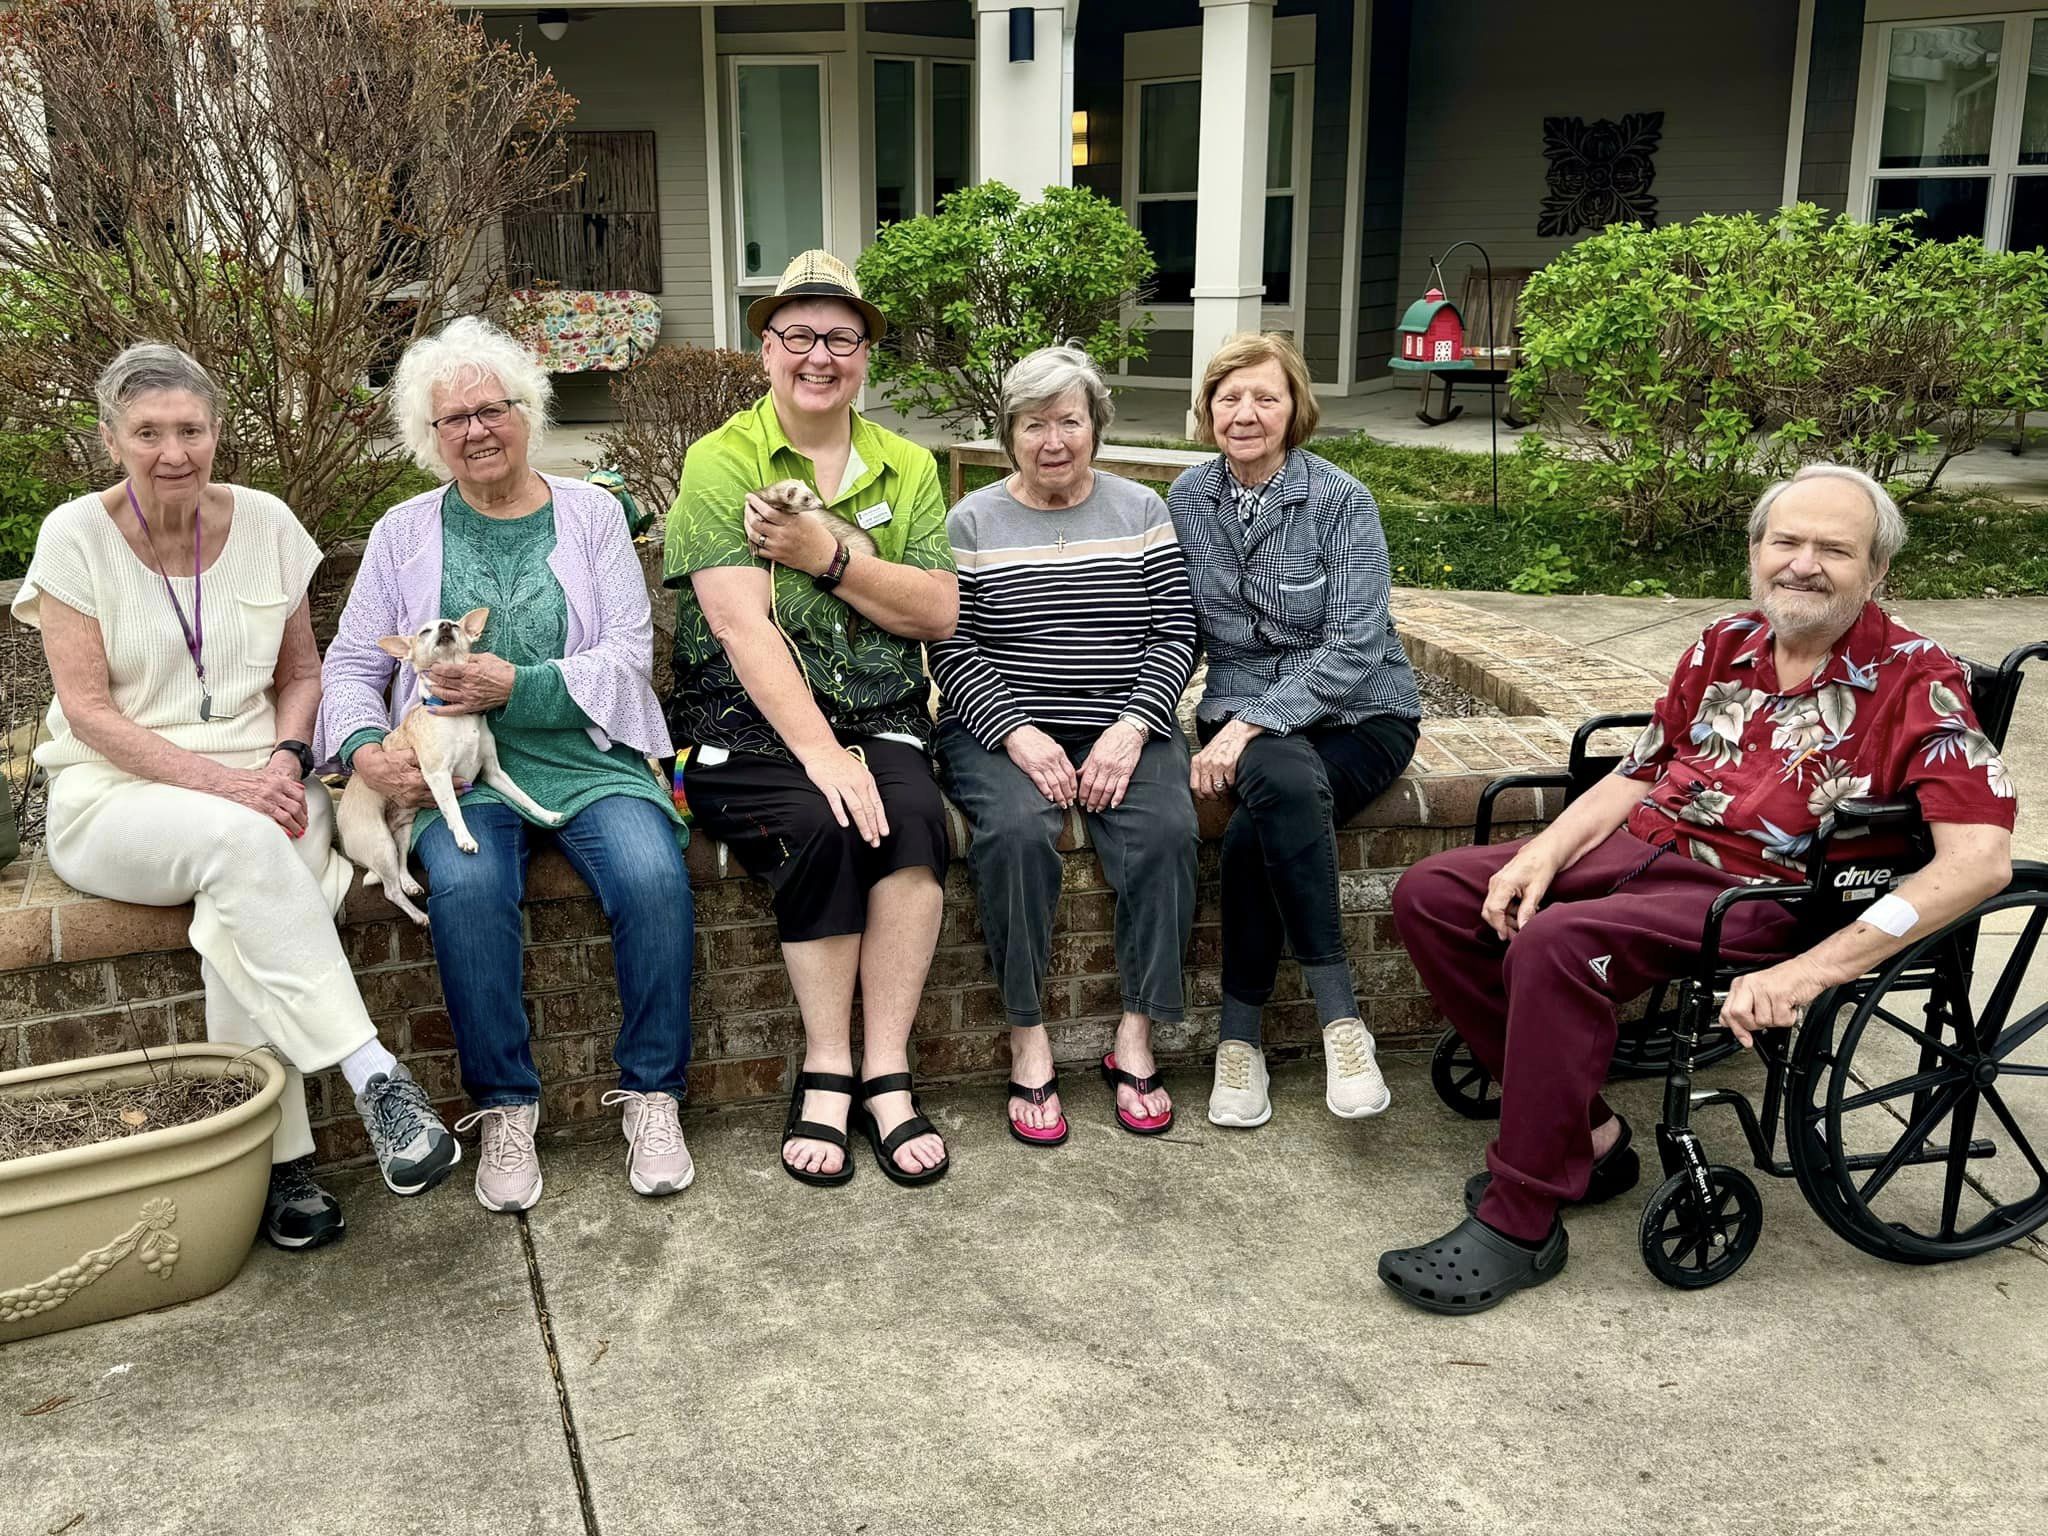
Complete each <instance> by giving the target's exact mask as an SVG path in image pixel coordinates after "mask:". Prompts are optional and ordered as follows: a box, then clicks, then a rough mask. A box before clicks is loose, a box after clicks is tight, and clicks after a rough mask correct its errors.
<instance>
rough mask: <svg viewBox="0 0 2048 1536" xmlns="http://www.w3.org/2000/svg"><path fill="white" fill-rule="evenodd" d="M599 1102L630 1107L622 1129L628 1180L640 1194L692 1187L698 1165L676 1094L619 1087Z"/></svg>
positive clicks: (620, 1119) (669, 1193)
mask: <svg viewBox="0 0 2048 1536" xmlns="http://www.w3.org/2000/svg"><path fill="white" fill-rule="evenodd" d="M599 1102H600V1103H604V1104H624V1105H625V1106H626V1108H625V1110H624V1111H623V1113H622V1114H621V1115H620V1118H619V1129H620V1130H621V1131H623V1132H624V1133H625V1136H626V1181H627V1182H628V1183H630V1184H631V1185H632V1186H633V1190H634V1192H635V1193H636V1194H642V1195H674V1194H680V1193H681V1192H682V1191H683V1190H686V1189H688V1188H689V1187H690V1181H691V1180H692V1179H694V1178H696V1177H697V1165H696V1164H695V1163H693V1162H691V1161H690V1149H689V1148H688V1147H686V1146H684V1145H683V1127H682V1124H681V1122H680V1121H678V1120H677V1119H676V1101H675V1096H674V1095H673V1094H667V1093H635V1092H633V1090H632V1089H630V1088H615V1089H613V1090H612V1091H611V1092H610V1093H608V1094H606V1095H605V1096H604V1098H603V1099H601V1100H600V1101H599Z"/></svg>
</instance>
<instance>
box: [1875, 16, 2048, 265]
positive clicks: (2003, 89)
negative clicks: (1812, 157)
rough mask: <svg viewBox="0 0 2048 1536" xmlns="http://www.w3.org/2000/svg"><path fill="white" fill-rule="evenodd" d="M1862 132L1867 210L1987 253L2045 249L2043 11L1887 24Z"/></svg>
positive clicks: (2046, 31)
mask: <svg viewBox="0 0 2048 1536" xmlns="http://www.w3.org/2000/svg"><path fill="white" fill-rule="evenodd" d="M1877 43H1878V52H1879V61H1880V65H1881V67H1882V69H1883V71H1884V75H1883V85H1882V89H1881V90H1880V91H1879V92H1878V93H1877V99H1876V100H1875V101H1874V102H1873V103H1872V104H1871V111H1872V112H1874V113H1875V121H1874V122H1871V123H1869V124H1867V125H1866V132H1867V133H1868V134H1869V135H1870V139H1871V141H1872V142H1873V144H1874V147H1873V150H1872V153H1871V156H1870V162H1869V163H1870V167H1871V169H1870V192H1869V199H1868V210H1869V213H1870V216H1871V217H1872V218H1874V219H1878V218H1889V217H1892V216H1895V215H1906V214H1913V213H1915V212H1916V211H1917V212H1918V213H1919V215H1920V227H1921V229H1922V231H1923V232H1924V233H1925V234H1927V235H1928V236H1930V237H1932V238H1935V239H1941V240H1953V239H1958V238H1960V237H1963V236H1966V235H1967V236H1975V237H1977V238H1979V239H1981V240H1983V241H1984V242H1985V243H1986V244H1987V245H1989V246H1991V247H1992V248H1993V249H1994V250H2032V249H2035V248H2036V247H2040V246H2044V245H2048V12H2040V11H2035V12H2030V13H2026V14H2008V15H2000V16H1984V17H1973V18H1965V19H1956V20H1941V21H1923V22H1894V23H1891V24H1889V25H1886V26H1884V27H1881V28H1880V29H1879V33H1878V39H1877Z"/></svg>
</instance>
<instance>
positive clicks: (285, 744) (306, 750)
mask: <svg viewBox="0 0 2048 1536" xmlns="http://www.w3.org/2000/svg"><path fill="white" fill-rule="evenodd" d="M280 752H289V753H291V755H292V756H293V757H296V758H297V759H298V760H299V777H300V778H301V779H310V778H311V777H312V776H313V749H312V748H311V747H309V746H307V745H306V743H304V742H303V741H280V742H279V743H278V744H277V745H276V746H274V747H272V748H271V749H270V755H271V756H272V757H275V756H277V754H278V753H280Z"/></svg>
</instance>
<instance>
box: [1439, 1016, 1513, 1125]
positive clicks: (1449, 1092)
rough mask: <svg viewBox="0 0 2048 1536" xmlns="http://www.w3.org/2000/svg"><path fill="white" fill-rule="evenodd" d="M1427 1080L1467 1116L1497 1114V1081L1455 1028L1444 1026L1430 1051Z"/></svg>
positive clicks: (1476, 1117)
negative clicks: (1480, 1062)
mask: <svg viewBox="0 0 2048 1536" xmlns="http://www.w3.org/2000/svg"><path fill="white" fill-rule="evenodd" d="M1429 1083H1430V1086H1431V1087H1432V1088H1434V1089H1436V1096H1437V1097H1438V1098H1440V1099H1442V1100H1443V1101H1444V1103H1445V1104H1447V1105H1449V1106H1450V1107H1451V1108H1452V1109H1454V1110H1456V1111H1457V1112H1458V1113H1459V1114H1461V1115H1463V1116H1464V1117H1465V1118H1466V1119H1467V1120H1498V1119H1499V1118H1500V1084H1499V1083H1496V1082H1495V1081H1494V1080H1493V1074H1492V1073H1491V1072H1489V1071H1487V1070H1486V1068H1485V1067H1483V1066H1481V1065H1480V1064H1479V1059H1478V1058H1477V1057H1476V1056H1474V1055H1473V1054H1472V1047H1471V1046H1469V1045H1467V1044H1466V1043H1465V1038H1464V1036H1462V1035H1460V1034H1459V1033H1458V1032H1457V1031H1456V1030H1455V1029H1447V1030H1445V1031H1444V1032H1443V1036H1442V1038H1441V1039H1439V1040H1438V1041H1437V1043H1436V1049H1435V1050H1433V1051H1431V1052H1430V1053H1429Z"/></svg>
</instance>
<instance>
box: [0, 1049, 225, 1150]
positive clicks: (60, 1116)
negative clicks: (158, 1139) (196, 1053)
mask: <svg viewBox="0 0 2048 1536" xmlns="http://www.w3.org/2000/svg"><path fill="white" fill-rule="evenodd" d="M261 1086H262V1080H261V1079H260V1078H258V1077H257V1076H256V1075H255V1074H254V1073H250V1072H245V1071H229V1072H225V1073H222V1074H221V1075H219V1076H214V1075H212V1074H210V1073H209V1074H206V1075H203V1076H202V1075H199V1074H196V1073H185V1074H180V1073H179V1072H178V1071H177V1070H176V1069H175V1067H172V1066H165V1067H164V1068H162V1069H161V1071H160V1074H159V1076H158V1078H157V1080H156V1081H155V1082H153V1083H142V1084H139V1085H137V1086H136V1087H133V1088H95V1089H93V1090H91V1091H90V1092H74V1093H60V1092H43V1093H22V1094H10V1095H5V1096H0V1162H8V1161H11V1160H12V1159H14V1158H18V1157H37V1156H40V1155H41V1154H42V1153H45V1152H62V1151H65V1150H67V1149H68V1148H71V1147H88V1146H94V1145H97V1144H98V1143H100V1142H103V1141H120V1140H121V1139H122V1138H124V1137H128V1136H140V1135H142V1134H143V1133H144V1132H145V1131H163V1130H169V1129H170V1128H171V1127H172V1126H176V1125H190V1124H191V1123H192V1122H193V1121H195V1120H204V1119H206V1118H208V1117H209V1116H212V1115H218V1114H224V1113H226V1112H227V1111H228V1110H231V1109H233V1108H234V1107H235V1106H236V1105H237V1104H244V1103H247V1102H248V1101H249V1100H250V1099H252V1098H254V1097H255V1095H256V1091H257V1089H258V1088H260V1087H261Z"/></svg>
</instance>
